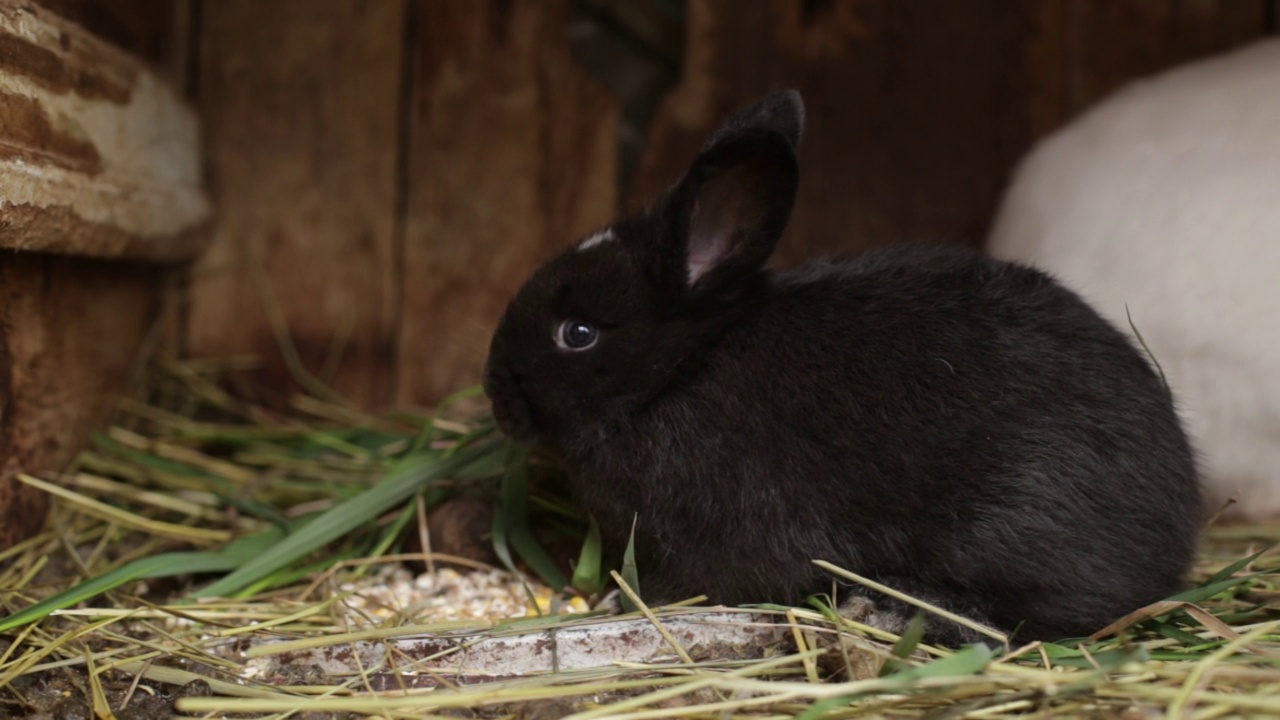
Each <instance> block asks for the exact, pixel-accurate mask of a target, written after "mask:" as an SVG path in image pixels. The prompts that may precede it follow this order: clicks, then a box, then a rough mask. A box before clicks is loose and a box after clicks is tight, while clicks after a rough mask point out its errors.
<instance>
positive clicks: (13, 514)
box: [0, 0, 209, 549]
mask: <svg viewBox="0 0 1280 720" xmlns="http://www.w3.org/2000/svg"><path fill="white" fill-rule="evenodd" d="M106 2H107V0H60V1H58V2H52V1H51V2H47V3H44V4H32V3H21V2H12V1H10V0H3V1H0V96H2V97H0V99H2V100H3V102H0V518H2V519H0V549H2V548H5V547H8V546H9V545H11V544H12V543H14V542H17V541H18V540H21V539H22V538H23V537H25V536H26V535H28V534H29V533H31V532H33V531H35V530H36V529H37V528H38V527H39V526H40V524H41V523H42V521H43V518H44V507H45V505H46V496H45V495H44V494H43V493H40V492H37V491H33V490H31V489H30V488H28V487H27V486H25V485H23V484H21V483H20V482H18V480H17V474H18V473H19V472H26V473H31V474H36V475H46V474H48V473H53V472H57V471H58V470H60V469H61V468H62V466H64V465H65V464H66V463H67V462H68V461H70V460H71V458H72V457H73V456H74V454H75V453H76V451H77V450H78V449H79V448H80V447H81V446H82V445H83V444H84V442H85V441H86V439H87V435H88V431H89V429H90V428H92V427H94V426H96V425H99V424H100V423H101V422H102V421H103V420H104V419H105V416H106V413H107V411H108V410H109V408H110V407H111V406H112V404H113V400H114V398H115V395H116V393H118V392H119V391H120V390H121V389H122V388H123V386H124V384H125V380H126V376H127V375H128V372H129V370H130V368H131V367H133V365H134V361H135V358H136V357H137V355H138V352H139V348H140V347H141V345H142V344H143V338H144V337H146V336H147V333H148V332H149V331H150V329H151V328H152V326H153V318H154V316H155V312H156V307H157V304H158V297H159V288H160V281H161V277H162V275H164V274H165V271H164V270H161V269H160V268H159V267H158V266H155V265H146V266H144V265H141V264H130V263H124V262H118V261H117V259H119V258H138V259H146V260H149V261H158V262H173V261H178V260H183V259H186V258H189V257H191V256H192V255H193V254H194V253H195V252H196V251H197V250H199V247H200V242H199V237H200V226H201V225H202V223H203V222H204V221H205V220H206V218H207V216H208V214H209V205H208V202H207V200H206V199H205V198H204V196H203V194H202V191H201V185H202V180H201V177H200V167H199V154H198V153H199V143H198V141H197V128H196V122H195V115H194V113H193V112H192V111H191V110H190V109H189V108H187V107H185V106H184V105H183V104H182V101H181V99H180V98H179V96H178V94H177V93H176V92H174V91H173V90H172V89H171V88H170V87H168V86H167V85H166V81H165V80H164V79H162V77H161V76H162V75H168V74H169V70H167V69H162V70H155V69H154V68H151V67H148V66H147V65H146V64H144V63H143V62H142V61H141V60H139V59H137V58H135V57H134V56H132V55H130V54H127V52H126V51H128V50H137V49H139V46H140V45H146V46H147V48H149V49H148V50H146V53H147V54H148V55H149V58H150V59H152V60H155V61H156V62H157V63H158V67H162V68H174V67H180V66H181V63H180V62H178V61H177V60H178V56H179V55H180V54H181V53H180V51H179V49H180V45H181V38H170V39H168V40H166V41H165V42H164V43H163V44H162V46H161V45H154V44H147V43H146V42H144V41H143V40H142V39H141V38H142V36H146V37H150V38H153V39H154V38H158V37H169V34H170V32H171V29H172V27H173V26H172V23H173V22H175V21H176V18H177V10H176V9H178V8H179V6H180V5H181V3H169V4H167V5H165V6H164V7H163V8H161V6H160V5H158V4H156V3H151V4H150V5H151V7H143V6H144V5H147V4H148V3H145V2H140V1H139V2H117V3H115V4H112V5H111V6H110V10H109V12H110V17H114V18H115V19H116V20H117V21H119V22H121V23H125V24H126V25H127V27H129V28H132V29H133V31H134V32H136V33H138V35H131V34H129V33H123V34H121V35H119V36H118V37H117V38H113V40H114V42H110V43H109V42H104V41H103V40H101V39H100V36H98V35H96V34H95V33H96V32H97V31H98V30H99V29H100V28H99V27H98V26H99V25H100V24H101V23H102V22H103V21H104V17H107V16H102V15H99V14H93V13H89V14H84V13H81V14H79V15H78V14H76V12H74V11H75V10H77V9H80V10H84V9H86V8H88V7H89V6H100V7H101V8H106V7H107V6H106V5H104V4H103V3H106ZM160 9H164V10H166V12H156V11H157V10H160ZM64 12H65V13H66V15H65V16H63V15H62V13H64ZM71 21H74V22H71ZM82 25H84V26H87V28H88V31H86V27H82ZM171 53H172V57H171V58H170V59H172V60H174V62H173V63H168V62H167V61H166V60H164V58H162V56H165V55H169V54H171ZM15 248H24V249H26V250H24V251H17V250H15ZM31 249H36V250H40V251H41V252H30V251H29V250H31ZM50 253H60V254H50ZM72 255H75V256H78V257H71V256H72ZM90 258H93V259H90Z"/></svg>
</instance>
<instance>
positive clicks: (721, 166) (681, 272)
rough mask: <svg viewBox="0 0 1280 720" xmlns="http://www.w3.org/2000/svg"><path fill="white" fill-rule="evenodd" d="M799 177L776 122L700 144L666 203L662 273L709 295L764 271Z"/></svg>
mask: <svg viewBox="0 0 1280 720" xmlns="http://www.w3.org/2000/svg"><path fill="white" fill-rule="evenodd" d="M798 176H799V168H798V166H797V163H796V156H795V151H794V150H793V146H792V144H791V141H790V140H788V139H787V137H786V136H784V135H783V134H782V133H780V132H777V131H775V130H772V129H765V128H760V127H752V128H749V129H745V130H738V131H734V132H732V133H730V134H728V135H726V136H725V137H724V138H722V139H721V140H719V141H718V142H716V143H715V144H713V145H711V146H710V147H709V148H707V149H706V150H705V151H703V153H702V154H701V155H699V156H698V158H697V159H696V160H695V161H694V163H693V165H692V166H691V167H690V168H689V171H688V172H687V173H685V176H684V178H683V179H682V180H681V181H680V183H679V184H677V185H676V186H675V187H674V188H673V189H672V191H671V193H670V195H668V198H667V199H668V202H667V203H666V204H665V208H664V212H665V213H666V214H667V215H668V217H667V218H666V220H667V223H666V227H667V231H666V232H664V233H663V234H662V235H663V238H662V240H661V241H660V242H661V244H662V247H661V248H660V249H659V250H660V253H661V255H662V258H661V260H660V263H659V264H660V266H661V269H660V272H661V273H662V275H663V276H664V280H666V282H667V283H669V286H673V287H674V288H676V289H677V290H678V291H679V292H680V293H681V294H685V293H692V294H693V295H694V296H699V297H707V296H708V295H714V294H717V293H719V292H721V291H723V290H728V289H732V288H733V287H734V286H735V285H736V283H737V282H739V281H741V280H743V279H744V278H746V277H748V276H750V275H752V274H754V273H756V272H757V271H759V270H760V269H761V268H762V267H763V266H764V263H765V261H766V260H768V259H769V256H770V255H771V254H773V250H774V248H775V247H776V246H777V244H778V240H779V239H780V238H781V237H782V232H783V230H784V229H785V228H786V225H787V220H788V218H789V217H790V215H791V207H792V205H793V204H794V202H795V195H796V184H797V181H798Z"/></svg>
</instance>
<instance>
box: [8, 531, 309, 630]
mask: <svg viewBox="0 0 1280 720" xmlns="http://www.w3.org/2000/svg"><path fill="white" fill-rule="evenodd" d="M283 537H284V531H283V530H281V529H280V528H278V527H272V528H270V529H269V530H264V531H262V532H260V533H256V534H254V535H250V536H248V537H243V538H240V539H239V540H235V541H233V542H230V543H228V544H227V546H226V547H224V548H223V549H221V550H219V551H217V552H176V553H166V554H163V555H153V556H151V557H145V558H140V559H138V560H135V561H133V562H131V563H128V564H127V565H123V566H121V567H118V568H116V569H115V570H112V571H111V572H107V573H103V574H102V575H99V576H97V577H93V578H90V579H88V580H86V581H84V582H82V583H79V584H77V585H75V586H73V587H71V588H68V589H67V590H64V591H62V592H60V593H58V594H57V595H54V596H53V597H50V598H48V599H45V600H42V601H40V602H38V603H36V604H34V605H32V606H30V607H28V608H25V609H23V610H22V611H20V612H16V613H14V614H13V615H10V616H9V617H7V618H5V619H4V620H0V632H5V631H8V630H11V629H13V628H15V627H19V626H21V625H26V624H27V623H31V622H35V621H36V620H40V619H42V618H44V617H46V616H48V615H49V614H50V613H52V612H54V611H55V610H64V609H66V608H69V607H72V606H74V605H76V604H78V603H82V602H84V601H86V600H90V599H92V598H94V597H97V596H98V595H101V594H102V593H104V592H107V591H109V590H113V589H115V588H117V587H120V586H121V585H123V584H125V583H127V582H131V581H133V580H141V579H143V578H158V577H175V576H180V575H191V574H196V573H206V572H227V571H229V570H234V569H235V568H237V567H239V566H240V565H242V564H244V563H245V562H247V561H248V560H249V559H250V558H253V557H255V556H257V555H259V554H261V553H262V552H265V551H266V550H267V549H268V548H270V547H271V546H272V545H274V544H276V543H278V542H280V540H281V538H283Z"/></svg>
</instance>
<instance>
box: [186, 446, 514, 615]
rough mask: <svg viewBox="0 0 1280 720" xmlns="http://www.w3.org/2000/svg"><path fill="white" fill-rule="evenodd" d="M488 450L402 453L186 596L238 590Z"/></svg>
mask: <svg viewBox="0 0 1280 720" xmlns="http://www.w3.org/2000/svg"><path fill="white" fill-rule="evenodd" d="M493 449H494V448H493V445H492V444H489V443H486V444H483V445H479V446H475V447H471V448H467V449H466V450H463V451H461V452H458V453H456V454H454V455H452V456H450V457H448V458H441V457H440V456H439V455H438V454H436V453H432V454H429V455H415V456H410V457H407V458H405V459H404V460H401V461H400V462H399V463H397V464H396V466H395V467H394V468H393V469H392V470H391V472H390V473H389V474H388V475H387V477H386V478H384V479H383V480H382V481H381V482H379V483H378V484H377V485H375V486H373V487H371V488H369V489H368V490H366V491H364V492H362V493H360V494H359V495H357V496H355V497H353V498H351V499H350V500H347V501H345V502H343V503H342V504H340V505H336V506H334V507H333V508H331V509H329V510H327V511H325V512H324V513H322V514H320V515H319V516H318V517H316V518H315V519H314V520H313V521H312V522H309V523H307V524H306V525H305V526H304V527H302V528H301V529H299V530H298V531H296V532H294V533H291V534H290V535H289V536H288V537H286V538H284V539H283V540H282V541H281V542H280V543H279V544H277V545H275V546H274V547H272V548H270V549H269V550H267V551H266V552H264V553H262V554H261V555H258V556H257V557H254V558H251V559H250V560H249V561H248V562H246V563H245V564H244V565H242V566H240V567H239V568H238V569H236V570H235V571H233V572H232V573H230V574H229V575H227V576H226V577H223V578H222V579H221V580H218V581H216V582H214V583H213V584H211V585H209V586H207V587H205V588H204V589H202V590H200V591H198V592H196V593H193V594H192V596H191V597H193V598H203V597H217V596H228V595H231V594H233V593H237V592H239V591H241V590H243V589H244V588H246V587H248V586H250V585H252V584H254V583H257V582H258V581H260V580H262V579H263V578H266V577H267V576H269V575H271V574H272V573H274V572H276V571H277V570H281V569H283V568H285V567H287V566H288V565H289V564H291V563H294V562H297V561H298V560H301V559H302V558H304V557H306V556H307V555H310V554H311V553H313V552H315V551H317V550H319V549H320V548H323V547H324V546H325V545H327V544H328V543H330V542H332V541H334V540H336V539H338V538H340V537H342V536H343V535H345V534H347V533H349V532H351V531H352V530H354V529H356V528H358V527H360V525H362V524H364V523H366V522H369V521H370V520H372V519H373V518H375V517H377V516H378V515H380V514H382V513H384V512H386V511H387V510H390V509H391V508H393V507H395V506H396V505H397V504H399V503H402V502H404V501H406V500H408V499H409V498H410V497H412V496H413V494H414V493H416V492H418V491H419V490H420V489H422V488H423V487H424V486H426V485H428V484H429V483H431V482H433V481H436V480H440V479H442V478H444V477H446V476H449V475H452V474H453V473H455V472H457V471H459V470H461V469H462V468H465V467H466V466H467V465H470V464H471V463H473V462H475V461H476V460H477V459H478V458H481V457H483V456H484V455H485V454H487V453H490V452H493Z"/></svg>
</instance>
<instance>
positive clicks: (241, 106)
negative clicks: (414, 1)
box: [186, 0, 406, 406]
mask: <svg viewBox="0 0 1280 720" xmlns="http://www.w3.org/2000/svg"><path fill="white" fill-rule="evenodd" d="M405 6H406V4H405V3H400V2H361V1H360V0H272V2H267V3H263V2H257V1H256V0H217V1H216V2H205V3H202V4H201V9H202V14H201V17H200V18H199V27H200V35H201V37H200V54H199V59H198V63H199V68H198V70H197V83H196V86H197V87H196V93H197V97H198V104H199V107H200V111H201V114H202V118H203V120H204V123H205V128H206V142H207V155H208V165H209V171H208V177H209V180H210V184H211V186H212V192H213V193H214V196H215V197H216V199H217V203H218V211H219V223H218V229H217V233H216V236H215V238H214V243H213V247H212V248H211V249H210V251H209V252H208V253H207V254H206V255H205V257H204V258H202V260H201V261H200V262H199V264H198V265H197V266H196V267H195V268H194V269H193V270H192V272H191V277H190V292H189V294H188V302H189V305H188V310H187V314H186V320H187V331H186V344H187V350H188V352H189V353H190V354H191V355H194V356H210V355H227V354H235V353H254V354H258V355H259V356H261V357H262V358H263V360H264V362H265V366H264V368H263V370H262V371H261V372H260V373H258V374H257V376H256V380H257V381H258V384H259V386H260V387H266V388H268V389H271V390H276V391H279V392H280V393H281V394H282V395H283V394H285V393H287V392H289V391H290V389H291V388H293V387H295V386H294V384H293V383H292V378H293V377H294V376H293V375H291V374H290V372H289V371H288V370H287V368H286V365H285V363H284V361H283V359H282V357H281V355H280V353H279V352H278V351H277V349H276V348H277V336H276V334H275V332H274V331H273V326H272V322H271V320H270V315H269V313H268V312H267V309H270V310H271V311H272V312H278V313H279V317H280V318H281V319H282V320H283V322H284V323H286V324H287V328H288V334H289V336H290V337H291V339H292V342H293V344H294V345H296V347H297V350H298V354H299V356H300V358H301V362H302V364H303V365H304V366H305V369H306V370H307V371H308V372H310V373H312V374H315V375H317V376H320V378H321V379H322V380H325V381H331V382H332V384H333V386H334V387H335V388H336V389H337V390H338V391H340V392H341V393H343V394H344V395H346V396H347V397H349V398H351V399H352V400H354V401H355V402H357V403H359V404H361V405H366V406H380V405H385V404H386V403H387V402H389V401H390V399H391V392H392V387H391V380H392V375H393V373H392V366H391V363H392V359H393V357H394V331H395V324H394V317H395V309H396V303H397V301H398V286H399V277H398V274H397V265H396V242H395V228H396V219H395V218H396V177H397V158H398V149H397V141H396V138H397V127H398V115H397V112H398V109H399V108H400V105H401V102H400V89H401V79H400V68H401V64H402V56H401V45H402V39H403V34H404V33H403V12H404V8H405ZM257 278H265V282H255V279H257Z"/></svg>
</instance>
